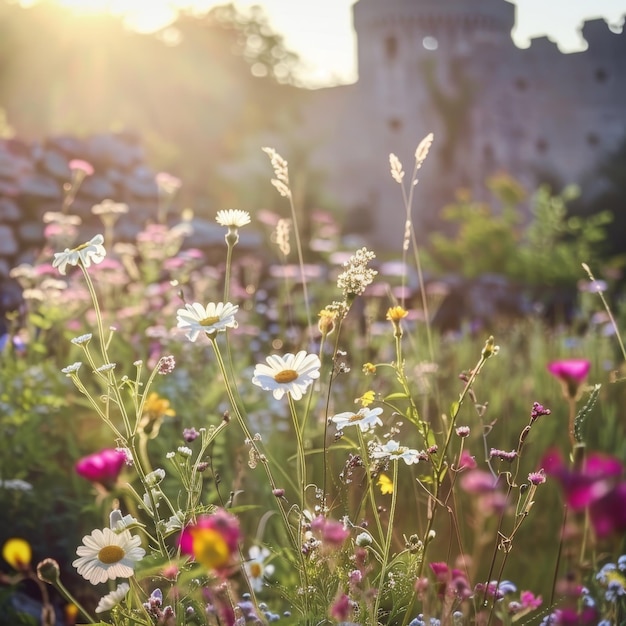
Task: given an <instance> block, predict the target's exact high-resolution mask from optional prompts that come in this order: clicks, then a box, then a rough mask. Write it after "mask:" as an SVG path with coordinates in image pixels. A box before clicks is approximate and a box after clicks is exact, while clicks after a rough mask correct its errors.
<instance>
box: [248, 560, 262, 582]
mask: <svg viewBox="0 0 626 626" xmlns="http://www.w3.org/2000/svg"><path fill="white" fill-rule="evenodd" d="M262 573H263V566H262V565H261V564H260V563H259V562H258V561H252V563H250V576H252V578H261V574H262Z"/></svg>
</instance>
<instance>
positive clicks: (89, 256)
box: [52, 235, 106, 275]
mask: <svg viewBox="0 0 626 626" xmlns="http://www.w3.org/2000/svg"><path fill="white" fill-rule="evenodd" d="M103 243H104V237H103V236H102V235H96V236H95V237H93V238H92V239H91V240H90V241H88V242H87V243H83V244H81V245H80V246H78V247H76V248H72V249H71V250H70V249H69V248H65V250H64V251H63V252H57V253H55V255H54V260H53V261H52V267H56V268H57V269H58V270H59V274H63V275H65V273H66V270H67V266H68V265H78V263H79V262H80V263H81V264H82V265H83V267H90V266H91V264H92V263H94V264H96V265H97V264H98V263H102V261H103V260H104V257H105V256H106V250H105V249H104V246H103V245H102V244H103Z"/></svg>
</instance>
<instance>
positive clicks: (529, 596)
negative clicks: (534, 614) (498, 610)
mask: <svg viewBox="0 0 626 626" xmlns="http://www.w3.org/2000/svg"><path fill="white" fill-rule="evenodd" d="M519 599H520V603H521V605H522V607H523V608H525V609H533V610H534V609H537V608H539V607H540V606H541V604H542V603H543V599H542V598H541V596H535V594H534V593H533V592H532V591H522V593H520V597H519Z"/></svg>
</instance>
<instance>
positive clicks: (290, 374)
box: [274, 370, 298, 383]
mask: <svg viewBox="0 0 626 626" xmlns="http://www.w3.org/2000/svg"><path fill="white" fill-rule="evenodd" d="M296 378H298V372H296V371H295V370H283V371H282V372H278V374H276V376H274V380H275V381H276V382H277V383H291V382H293V381H294V380H296Z"/></svg>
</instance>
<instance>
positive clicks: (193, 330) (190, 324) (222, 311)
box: [176, 302, 239, 341]
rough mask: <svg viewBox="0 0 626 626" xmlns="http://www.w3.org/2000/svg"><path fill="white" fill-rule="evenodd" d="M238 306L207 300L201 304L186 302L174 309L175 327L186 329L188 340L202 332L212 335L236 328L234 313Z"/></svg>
mask: <svg viewBox="0 0 626 626" xmlns="http://www.w3.org/2000/svg"><path fill="white" fill-rule="evenodd" d="M238 310H239V306H238V305H236V304H231V303H230V302H218V303H217V304H216V303H215V302H209V304H207V305H206V306H203V305H202V304H200V303H199V302H194V303H193V304H186V305H185V308H184V309H178V311H176V319H177V320H178V324H177V327H178V328H182V329H183V330H186V331H187V338H188V339H189V341H195V340H196V339H197V338H198V336H199V335H200V334H202V333H204V334H206V335H208V336H212V335H214V334H215V333H217V332H224V331H225V330H226V329H227V328H237V320H235V314H236V313H237V311H238Z"/></svg>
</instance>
